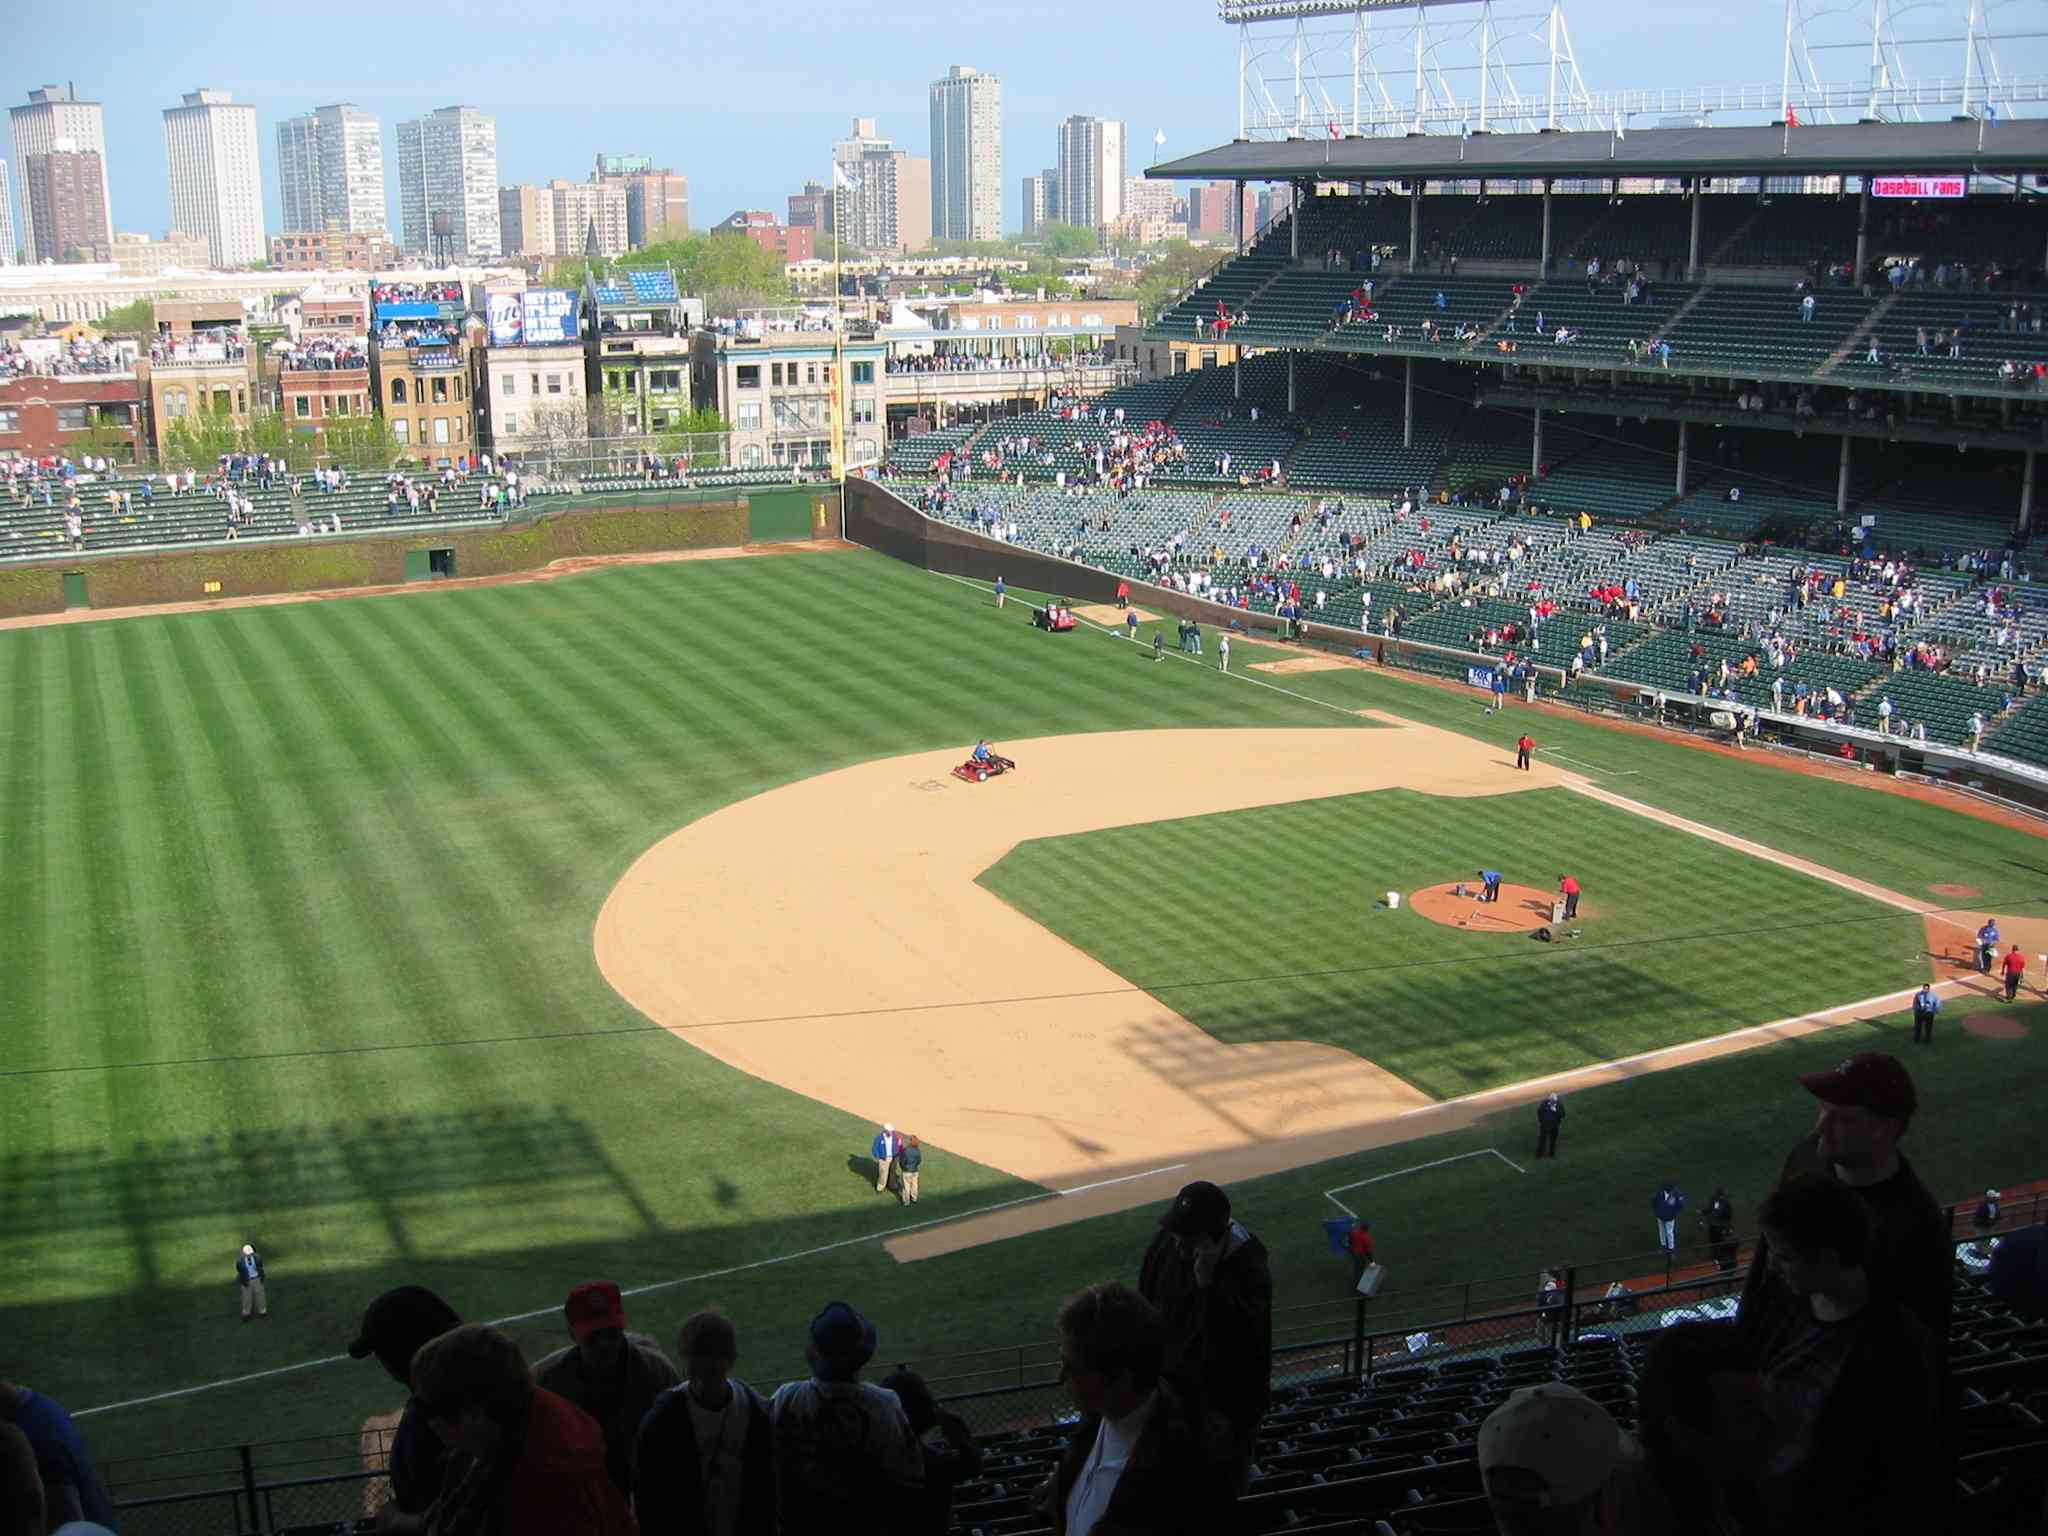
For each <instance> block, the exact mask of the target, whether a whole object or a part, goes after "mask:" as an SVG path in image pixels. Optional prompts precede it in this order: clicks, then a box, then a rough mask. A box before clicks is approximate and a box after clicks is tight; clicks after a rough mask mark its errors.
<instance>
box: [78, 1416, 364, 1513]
mask: <svg viewBox="0 0 2048 1536" xmlns="http://www.w3.org/2000/svg"><path fill="white" fill-rule="evenodd" d="M395 1428H396V1423H395V1421H394V1422H393V1423H392V1424H391V1425H389V1426H376V1427H371V1428H367V1429H364V1430H362V1431H361V1432H359V1433H357V1434H352V1435H321V1436H317V1437H313V1438H309V1439H299V1440H273V1441H268V1442H264V1443H261V1444H251V1445H230V1446H211V1447H205V1448H200V1449H195V1450H190V1451H176V1452H172V1453H170V1454H167V1455H162V1456H149V1457H139V1458H131V1459H126V1460H113V1461H107V1462H103V1463H102V1464H101V1465H100V1474H101V1477H102V1478H103V1479H104V1480H105V1482H106V1485H107V1491H108V1495H109V1496H110V1497H111V1498H112V1499H113V1500H114V1503H115V1505H116V1507H117V1508H118V1509H119V1510H120V1514H121V1531H122V1533H123V1536H284V1533H287V1532H291V1533H299V1532H305V1533H312V1532H316V1531H317V1532H321V1533H326V1532H333V1531H346V1530H348V1529H349V1528H350V1527H351V1526H352V1525H353V1523H354V1522H356V1521H359V1520H360V1521H369V1520H373V1519H375V1517H376V1515H377V1513H378V1511H379V1510H381V1509H382V1508H383V1507H384V1504H385V1502H386V1501H387V1500H388V1499H389V1498H390V1496H391V1482H390V1477H389V1467H390V1457H391V1436H392V1433H393V1431H394V1430H395Z"/></svg>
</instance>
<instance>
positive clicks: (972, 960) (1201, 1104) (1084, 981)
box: [595, 726, 1564, 1198]
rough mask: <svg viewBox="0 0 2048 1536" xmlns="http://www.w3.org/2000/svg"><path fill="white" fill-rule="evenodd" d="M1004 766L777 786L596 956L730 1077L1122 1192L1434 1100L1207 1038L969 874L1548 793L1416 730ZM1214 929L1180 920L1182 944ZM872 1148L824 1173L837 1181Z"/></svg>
mask: <svg viewBox="0 0 2048 1536" xmlns="http://www.w3.org/2000/svg"><path fill="white" fill-rule="evenodd" d="M1003 750H1004V751H1005V752H1006V753H1008V754H1010V755H1012V756H1014V757H1015V758H1016V760H1017V761H1018V763H1019V764H1020V765H1021V766H1020V768H1019V770H1018V771H1017V772H1016V773H1014V774H1009V775H1005V776H1004V777H1003V778H1001V779H997V780H992V781H990V782H989V783H987V784H978V785H977V784H966V783H963V782H961V781H959V780H957V779H954V778H953V777H951V775H950V771H949V770H950V769H951V768H952V766H953V764H954V763H956V762H957V761H959V758H960V750H959V749H957V748H955V749H950V750H948V751H944V752H935V753H924V754H920V755H916V756H912V757H902V758H892V759H888V760H886V761H882V762H875V763H867V764H863V765H861V766H859V767H855V768H848V769H843V770H841V771H840V772H837V773H831V774H826V775H823V776H821V777H819V778H815V779H810V780H806V781H804V782H802V783H799V784H792V785H789V786H786V787H784V788H782V789H776V790H771V791H769V792H768V793H766V794H763V795H758V796H756V797H754V798H753V799H751V800H746V801H742V802H740V803H739V804H737V805H733V806H729V807H727V808H726V809H724V810H722V811H718V812H715V813H713V814H712V815H710V816H707V817H705V818H704V819H703V820H701V821H698V822H695V823H693V824H692V825H690V826H688V827H685V828H684V829H683V830H682V831H680V832H678V833H676V834H674V835H673V836H671V837H670V838H668V839H667V840H666V841H664V842H662V843H660V844H657V845H656V846H655V847H654V848H652V849H651V850H649V851H648V852H647V853H646V854H645V855H643V856H642V857H641V858H640V860H639V861H638V862H637V863H635V864H634V865H633V867H632V868H631V869H630V870H629V871H628V872H627V874H626V876H625V878H624V879H623V880H621V881H620V883H619V885H618V886H617V887H616V888H615V889H614V890H613V892H612V894H611V896H610V897H609V898H608V899H607V901H606V902H605V905H604V908H603V910H602V911H601V912H600V913H599V915H598V920H597V928H596V935H595V943H596V951H597V961H598V965H599V966H600V968H601V969H602V970H603V972H604V974H605V977H606V979H607V980H609V981H610V982H611V984H612V985H613V986H614V987H616V988H617V989H618V990H619V992H620V993H622V994H623V995H624V996H625V997H626V998H627V999H628V1000H629V1001H630V1002H632V1003H633V1004H634V1005H635V1006H636V1007H638V1008H639V1009H640V1010H641V1011H642V1012H643V1013H645V1014H646V1015H647V1016H648V1017H649V1018H651V1019H654V1020H656V1021H657V1022H659V1023H661V1024H664V1025H667V1026H668V1027H669V1028H671V1029H672V1030H674V1031H675V1032H676V1033H677V1034H678V1035H680V1036H681V1038H683V1039H685V1040H687V1041H688V1042H689V1043H690V1044H691V1045H693V1046H695V1047H696V1048H698V1049H699V1050H702V1051H705V1052H707V1053H708V1054H710V1055H712V1056H715V1057H717V1058H718V1059H719V1060H720V1061H723V1062H726V1063H727V1064H729V1065H731V1066H735V1067H738V1068H740V1069H741V1070H742V1071H746V1072H751V1073H753V1074H754V1075H755V1076H758V1077H763V1078H767V1079H768V1080H770V1081H771V1082H776V1083H779V1084H781V1085H783V1086H784V1087H787V1088H790V1089H792V1090H794V1091H795V1092H798V1093H801V1094H804V1095H806V1096H807V1097H810V1098H814V1099H819V1100H822V1101H824V1102H825V1103H828V1104H832V1105H835V1106H837V1107H839V1108H841V1109H844V1110H846V1111H848V1112H849V1113H851V1114H854V1115H857V1116H859V1117H860V1118H861V1119H863V1120H871V1121H875V1122H880V1121H883V1120H889V1121H893V1122H894V1123H896V1124H897V1125H899V1126H905V1127H909V1128H913V1129H915V1130H916V1131H917V1133H918V1134H919V1135H921V1136H923V1137H925V1138H926V1139H927V1140H929V1141H932V1142H934V1143H935V1144H937V1145H938V1146H940V1147H943V1148H945V1149H946V1150H947V1151H948V1152H953V1153H957V1154H959V1155H961V1156H965V1157H971V1158H973V1159H975V1160H976V1161H978V1162H982V1163H985V1164H988V1165H990V1166H992V1167H996V1168H1000V1169H1002V1170H1004V1171H1005V1172H1007V1173H1011V1174H1014V1175H1016V1176H1017V1177H1019V1178H1023V1179H1028V1180H1031V1181H1032V1182H1034V1183H1038V1184H1042V1185H1045V1186H1047V1187H1049V1188H1053V1189H1067V1188H1071V1187H1075V1186H1080V1185H1092V1184H1096V1183H1099V1182H1101V1181H1103V1180H1109V1179H1124V1178H1128V1177H1131V1176H1132V1175H1138V1174H1144V1173H1146V1172H1148V1171H1150V1170H1157V1169H1165V1168H1168V1167H1169V1166H1171V1165H1178V1164H1182V1163H1184V1162H1186V1161H1188V1160H1189V1159H1193V1158H1199V1157H1211V1156H1215V1155H1218V1154H1221V1155H1225V1156H1228V1155H1231V1154H1232V1153H1233V1152H1234V1151H1235V1150H1238V1149H1245V1148H1251V1147H1262V1146H1267V1145H1271V1144H1274V1143H1276V1142H1292V1141H1294V1140H1297V1139H1300V1138H1303V1137H1314V1136H1317V1135H1320V1134H1323V1133H1327V1132H1330V1131H1335V1130H1340V1129H1346V1130H1355V1128H1357V1127H1359V1126H1362V1125H1366V1124H1370V1123H1372V1122H1374V1121H1377V1120H1380V1119H1384V1118H1385V1117H1386V1116H1387V1115H1389V1114H1391V1113H1394V1112H1396V1111H1398V1110H1401V1109H1406V1108H1411V1107H1413V1106H1416V1105H1420V1104H1423V1103H1426V1102H1428V1101H1427V1099H1426V1098H1425V1096H1424V1095H1423V1094H1421V1093H1420V1092H1418V1091H1417V1090H1416V1089H1414V1088H1412V1087H1410V1086H1408V1085H1407V1084H1405V1083H1403V1082H1401V1081H1400V1080H1399V1079H1397V1078H1395V1077H1393V1076H1392V1075H1391V1074H1389V1073H1387V1072H1385V1071H1382V1070H1381V1069H1380V1068H1378V1067H1375V1066H1373V1065H1372V1064H1370V1063H1369V1062H1365V1061H1361V1060H1359V1059H1358V1058H1357V1057H1355V1056H1352V1055H1351V1054H1350V1053H1348V1052H1345V1051H1342V1050H1338V1049H1335V1048H1333V1047H1328V1046H1321V1045H1309V1044H1298V1043H1274V1044H1258V1045H1245V1046H1229V1045H1222V1044H1219V1043H1218V1042H1217V1041H1216V1040H1214V1039H1213V1038H1211V1037H1210V1036H1209V1035H1208V1034H1207V1033H1206V1032H1205V1031H1203V1030H1200V1029H1198V1028H1196V1027H1195V1026H1194V1025H1193V1024H1191V1023H1189V1022H1188V1021H1187V1020H1186V1019H1184V1018H1183V1017H1181V1016H1180V1015H1179V1014H1178V1013H1176V1012H1174V1011H1173V1010H1172V1009H1170V1008H1167V1007H1165V1006H1163V1005H1162V1004H1161V1003H1159V1002H1158V1001H1157V1000H1156V999H1154V998H1152V997H1150V996H1148V995H1147V994H1145V993H1144V992H1142V991H1139V990H1138V989H1137V988H1136V987H1134V986H1133V985H1132V984H1131V983H1130V982H1128V981H1126V980H1125V979H1124V978H1123V977H1121V976H1118V975H1116V974H1115V973H1114V972H1112V971H1110V970H1108V969H1106V968H1105V967H1103V966H1102V965H1101V964H1099V963H1098V962H1096V961H1095V960H1093V959H1091V958H1090V957H1089V956H1087V955H1085V954H1083V953H1082V952H1081V951H1080V950H1078V949H1076V948H1074V947H1072V946H1071V945H1069V944H1067V943H1066V942H1065V941H1064V940H1062V939H1060V938H1058V937H1056V936H1055V935H1053V934H1052V933H1050V932H1049V931H1047V930H1046V929H1045V928H1043V927H1041V926H1040V925H1039V924H1038V923H1036V922H1034V921H1032V920H1031V919H1029V918H1027V917H1025V916H1024V915H1023V914H1022V913H1020V912H1018V911H1016V910H1014V909H1013V908H1011V907H1009V906H1007V905H1005V904H1004V903H1003V902H1002V901H1000V900H998V899H997V898H996V897H995V896H994V895H992V894H990V893H989V892H988V891H986V890H984V889H982V888H981V887H980V886H978V885H976V884H975V883H974V882H975V877H976V876H977V875H979V874H980V873H981V872H982V871H983V870H985V869H987V868H988V867H989V866H990V865H992V864H994V863H995V862H996V861H997V860H998V859H1000V858H1002V856H1003V855H1004V854H1005V853H1007V852H1008V851H1009V850H1010V849H1011V848H1013V847H1015V846H1016V844H1017V843H1019V842H1020V841H1022V840H1024V839H1027V838H1041V837H1060V836H1065V835H1068V834H1071V833H1077V832H1089V831H1095V830H1098V829H1101V828H1106V827H1119V826H1129V825H1133V824H1136V823H1141V822H1151V821H1163V820H1168V819H1172V818H1178V817H1188V816H1203V815H1209V814H1212V813H1215V812H1219V811H1229V810H1240V809H1245V808H1249V807H1253V806H1263V805H1277V804H1285V803H1288V802H1291V801H1297V800H1308V799H1315V798H1320V797H1323V796H1328V795H1339V794H1350V793H1355V792H1359V791H1363V790H1371V789H1383V788H1389V787H1393V786H1410V787H1414V786H1425V787H1426V788H1427V790H1428V791H1429V792H1430V793H1433V794H1439V795H1495V794H1506V793H1512V792H1514V791H1516V790H1520V789H1528V788H1544V787H1551V786H1555V785H1557V784H1559V783H1561V782H1563V779H1564V775H1563V774H1562V773H1560V772H1558V771H1557V770H1554V769H1553V770H1542V771H1538V772H1536V773H1516V772H1515V771H1514V770H1513V765H1512V762H1511V760H1510V759H1509V758H1508V756H1507V755H1506V754H1505V753H1503V752H1502V751H1501V750H1500V749H1499V748H1496V747H1490V746H1487V745H1485V744H1484V743H1481V742H1476V741H1473V740H1470V739H1469V738H1467V737H1463V736H1456V735H1452V734H1450V733H1448V732H1441V731H1436V730H1433V729H1430V728H1427V727H1419V726H1411V727H1408V728H1406V729H1404V730H1387V731H1360V730H1347V729H1338V730H1243V731H1157V732H1123V733H1104V734H1101V735H1090V736H1066V737H1055V738H1050V739H1047V740H1041V741H1024V742H1006V743H1005V744H1004V747H1003ZM1075 873H1076V876H1077V878H1082V879H1086V878H1090V877H1091V876H1095V875H1099V876H1100V878H1103V879H1111V878H1114V877H1115V872H1114V871H1109V870H1102V871H1088V870H1077V871H1076V872H1075ZM1207 920H1208V917H1207V914H1206V913H1205V912H1203V911H1192V912H1190V913H1189V917H1188V921H1189V924H1190V926H1191V929H1192V930H1193V931H1195V932H1199V929H1200V925H1201V924H1202V923H1204V922H1205V921H1207ZM1360 920H1361V922H1369V921H1371V916H1370V915H1369V914H1364V913H1362V914H1361V915H1360ZM862 1150H864V1149H863V1148H856V1147H844V1148H822V1147H821V1148H819V1149H818V1155H819V1157H820V1159H821V1163H822V1164H826V1165H829V1164H833V1163H837V1162H840V1161H842V1160H843V1159H844V1158H845V1157H846V1156H847V1155H848V1154H849V1153H858V1152H860V1151H862ZM1161 1182H1162V1183H1164V1181H1161ZM1152 1193H1153V1192H1152V1191H1151V1190H1149V1189H1148V1190H1146V1191H1145V1192H1143V1196H1142V1197H1143V1198H1152Z"/></svg>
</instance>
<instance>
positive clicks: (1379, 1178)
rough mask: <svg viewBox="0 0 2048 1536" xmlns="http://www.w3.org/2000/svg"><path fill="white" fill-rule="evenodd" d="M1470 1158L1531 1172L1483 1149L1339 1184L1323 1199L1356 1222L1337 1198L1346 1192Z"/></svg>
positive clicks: (1348, 1208)
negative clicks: (1496, 1160) (1478, 1158)
mask: <svg viewBox="0 0 2048 1536" xmlns="http://www.w3.org/2000/svg"><path fill="white" fill-rule="evenodd" d="M1468 1157H1497V1158H1499V1159H1500V1160H1501V1161H1502V1162H1504V1163H1506V1164H1507V1165H1508V1166H1509V1167H1510V1168H1512V1169H1514V1170H1515V1172H1517V1173H1527V1172H1528V1171H1529V1170H1528V1169H1526V1168H1524V1167H1523V1166H1522V1165H1521V1164H1520V1163H1518V1162H1516V1161H1515V1160H1514V1159H1513V1158H1512V1157H1509V1156H1508V1155H1507V1154H1506V1153H1505V1152H1496V1151H1494V1149H1493V1148H1492V1147H1481V1148H1480V1149H1479V1150H1478V1151H1477V1152H1460V1153H1458V1155H1457V1156H1455V1157H1440V1158H1438V1159H1437V1160H1436V1161H1435V1162H1433V1163H1417V1164H1416V1165H1415V1166H1414V1167H1413V1168H1396V1169H1395V1170H1394V1171H1393V1172H1392V1173H1377V1174H1374V1175H1373V1176H1372V1177H1371V1178H1369V1179H1360V1180H1358V1182H1356V1183H1355V1184H1339V1185H1338V1186H1337V1187H1336V1188H1335V1189H1326V1190H1324V1191H1323V1198H1324V1199H1325V1200H1327V1201H1329V1202H1330V1204H1332V1205H1334V1206H1335V1207H1337V1209H1338V1210H1340V1211H1342V1212H1343V1213H1344V1214H1345V1215H1346V1216H1349V1217H1351V1218H1352V1219H1353V1220H1354V1221H1355V1220H1356V1219H1357V1218H1358V1212H1356V1211H1354V1210H1353V1209H1351V1207H1350V1206H1348V1205H1346V1204H1345V1203H1344V1202H1343V1201H1342V1200H1339V1199H1338V1198H1337V1197H1338V1196H1339V1195H1341V1194H1343V1193H1344V1192H1345V1191H1346V1190H1352V1189H1363V1188H1365V1186H1366V1185H1368V1184H1379V1183H1382V1182H1384V1181H1385V1180H1387V1179H1398V1178H1400V1177H1401V1175H1403V1174H1404V1173H1421V1172H1423V1171H1424V1170H1425V1169H1429V1168H1442V1167H1444V1166H1445V1165H1446V1164H1449V1163H1462V1162H1463V1161H1465V1159H1466V1158H1468Z"/></svg>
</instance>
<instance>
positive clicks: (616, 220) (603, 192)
mask: <svg viewBox="0 0 2048 1536" xmlns="http://www.w3.org/2000/svg"><path fill="white" fill-rule="evenodd" d="M548 197H549V200H550V202H551V204H552V212H553V215H554V222H555V254H556V255H558V256H581V255H586V254H588V251H589V246H590V241H591V232H592V231H593V230H595V231H596V244H597V254H598V255H600V256H605V257H611V256H623V255H625V254H626V189H625V188H624V187H623V186H621V185H620V184H619V183H618V182H615V181H551V182H549V183H548Z"/></svg>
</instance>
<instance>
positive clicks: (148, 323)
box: [99, 299, 156, 336]
mask: <svg viewBox="0 0 2048 1536" xmlns="http://www.w3.org/2000/svg"><path fill="white" fill-rule="evenodd" d="M99 328H100V331H101V332H102V333H103V334H104V335H108V336H154V335H155V334H156V301H155V300H153V299H137V300H136V301H135V302H134V303H133V304H123V305H122V306H121V307H120V308H119V309H110V310H108V311H107V313H106V315H105V317H104V318H102V319H101V321H100V323H99Z"/></svg>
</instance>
